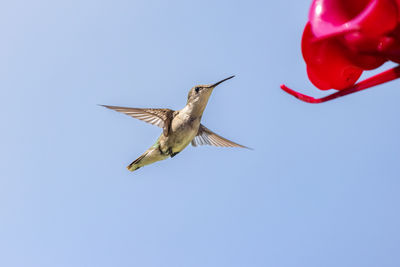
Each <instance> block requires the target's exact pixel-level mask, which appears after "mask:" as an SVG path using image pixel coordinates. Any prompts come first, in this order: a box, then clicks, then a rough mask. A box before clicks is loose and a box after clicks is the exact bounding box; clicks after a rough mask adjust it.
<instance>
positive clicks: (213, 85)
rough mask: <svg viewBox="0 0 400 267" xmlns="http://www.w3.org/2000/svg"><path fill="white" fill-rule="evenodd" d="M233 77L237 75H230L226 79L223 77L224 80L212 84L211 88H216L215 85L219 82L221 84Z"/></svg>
mask: <svg viewBox="0 0 400 267" xmlns="http://www.w3.org/2000/svg"><path fill="white" fill-rule="evenodd" d="M233 77H235V75H233V76H230V77H228V78H225V79H223V80H221V81H219V82H217V83H214V84H212V85H210V86H209V88H214V87H216V86H217V85H219V84H221V83H223V82H225V81H227V80H229V79H232V78H233Z"/></svg>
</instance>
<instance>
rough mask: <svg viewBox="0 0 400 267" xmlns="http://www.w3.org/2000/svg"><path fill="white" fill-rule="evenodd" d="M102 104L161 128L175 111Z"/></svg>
mask: <svg viewBox="0 0 400 267" xmlns="http://www.w3.org/2000/svg"><path fill="white" fill-rule="evenodd" d="M101 106H103V107H106V108H109V109H112V110H115V111H118V112H121V113H124V114H126V115H128V116H131V117H132V118H136V119H139V120H142V121H144V122H147V123H150V124H153V125H155V126H158V127H161V128H164V126H165V122H167V121H168V120H170V118H171V117H172V116H173V113H174V111H173V110H171V109H166V108H128V107H118V106H107V105H101Z"/></svg>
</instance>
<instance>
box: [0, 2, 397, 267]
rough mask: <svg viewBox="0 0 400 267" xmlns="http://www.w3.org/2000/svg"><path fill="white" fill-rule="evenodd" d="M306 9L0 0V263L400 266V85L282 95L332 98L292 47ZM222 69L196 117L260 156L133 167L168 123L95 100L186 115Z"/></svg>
mask: <svg viewBox="0 0 400 267" xmlns="http://www.w3.org/2000/svg"><path fill="white" fill-rule="evenodd" d="M309 4H310V1H308V0H307V1H306V0H302V1H299V0H290V1H228V0H226V1H208V0H205V1H159V0H148V1H128V0H113V1H94V0H92V1H81V0H79V1H78V0H68V1H50V0H48V1H46V0H38V1H27V0H24V1H20V0H13V1H7V2H4V3H3V4H2V7H1V9H0V34H1V42H0V96H1V102H2V103H1V106H0V111H1V112H0V119H1V122H2V128H1V131H0V140H1V141H0V142H1V152H0V159H1V161H0V169H1V178H0V216H1V217H0V255H1V256H0V266H7V267H17V266H18V267H27V266H28V267H31V266H32V267H36V266H37V267H54V266H57V267H58V266H62V267H63V266H65V267H70V266H73V267H79V266H82V267H83V266H85V267H86V266H95V267H103V266H127V267H128V266H138V267H139V266H140V267H159V266H160V267H176V266H183V267H186V266H191V267H203V266H207V267H210V266H211V267H213V266H215V267H220V266H229V267H236V266H252V267H253V266H255V267H264V266H273V267H292V266H293V267H299V266H301V267H303V266H304V267H321V266H324V267H338V266H340V267H355V266H360V267H369V266H371V267H375V266H380V267H381V266H383V267H397V266H400V253H399V251H400V230H399V226H400V213H399V208H400V194H399V191H400V164H399V160H400V138H399V136H400V123H399V101H400V89H399V84H400V82H399V81H395V82H392V83H389V84H385V85H383V86H379V87H377V88H374V89H371V90H368V91H364V92H362V93H358V94H355V95H351V96H348V97H345V98H342V99H338V100H335V101H332V102H329V103H326V104H321V105H310V104H305V103H302V102H300V101H298V100H296V99H294V98H293V97H291V96H289V95H287V94H285V93H284V92H282V91H281V90H280V89H279V84H280V83H282V82H285V83H287V84H288V85H289V86H293V87H294V88H296V89H299V90H301V91H302V92H305V93H309V94H313V95H323V94H324V93H323V92H319V91H318V90H317V89H315V88H313V87H312V86H311V84H310V82H309V81H308V79H307V76H306V71H305V64H304V62H303V60H302V57H301V53H300V40H301V34H302V30H303V27H304V24H305V22H306V18H307V12H308V8H309ZM389 66H390V65H385V66H384V67H383V69H385V68H388V67H389ZM229 75H237V76H236V78H234V79H232V80H230V81H228V82H226V83H224V84H223V85H221V86H220V87H219V88H217V89H216V90H215V91H214V93H213V95H212V97H211V99H210V102H209V104H208V107H207V109H206V111H205V114H204V116H203V123H204V124H205V125H206V126H207V127H208V128H210V129H212V130H214V131H215V132H217V133H219V134H221V135H222V136H224V137H227V138H229V139H232V140H234V141H236V142H239V143H241V144H244V145H247V146H250V147H253V148H254V149H255V150H254V151H247V150H244V149H229V148H225V149H222V148H215V147H199V148H193V147H188V148H187V149H186V150H185V151H183V152H182V153H180V154H179V155H178V156H176V157H175V158H173V159H169V160H166V161H163V162H159V163H156V164H154V165H151V166H148V167H145V168H142V169H140V170H138V171H137V172H136V173H130V172H128V171H127V170H126V168H125V167H126V165H127V164H129V163H130V162H131V161H132V160H134V159H135V158H137V157H138V156H139V155H140V154H141V153H142V152H144V151H145V150H146V149H147V148H148V147H149V146H150V145H151V144H153V143H154V141H155V140H156V138H157V137H158V135H159V134H160V133H161V130H160V129H159V128H157V127H155V126H152V125H148V124H146V123H144V122H141V121H138V120H135V119H132V118H129V117H128V116H125V115H122V114H118V113H116V112H113V111H111V110H107V109H105V108H102V107H99V106H97V104H109V105H122V106H132V107H168V108H173V109H180V108H182V107H183V106H184V104H185V103H186V97H187V92H188V90H189V89H190V88H191V87H192V86H193V85H195V84H199V83H200V84H202V83H212V82H216V81H218V80H220V79H222V78H225V77H227V76H229ZM368 75H370V74H368Z"/></svg>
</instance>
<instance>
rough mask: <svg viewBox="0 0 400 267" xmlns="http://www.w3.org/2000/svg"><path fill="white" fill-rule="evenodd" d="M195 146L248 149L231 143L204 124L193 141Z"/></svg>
mask: <svg viewBox="0 0 400 267" xmlns="http://www.w3.org/2000/svg"><path fill="white" fill-rule="evenodd" d="M192 145H193V146H202V145H212V146H217V147H242V148H248V147H245V146H242V145H239V144H237V143H235V142H233V141H230V140H228V139H226V138H224V137H222V136H220V135H218V134H216V133H214V132H212V131H211V130H209V129H208V128H207V127H205V126H204V125H203V124H200V127H199V131H198V133H197V135H196V136H195V137H194V138H193V140H192Z"/></svg>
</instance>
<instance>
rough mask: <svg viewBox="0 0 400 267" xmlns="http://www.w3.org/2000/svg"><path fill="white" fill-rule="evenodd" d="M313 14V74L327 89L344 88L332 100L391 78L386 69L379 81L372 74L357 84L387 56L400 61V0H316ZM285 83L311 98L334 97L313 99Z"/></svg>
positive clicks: (305, 48) (309, 37) (309, 44)
mask: <svg viewBox="0 0 400 267" xmlns="http://www.w3.org/2000/svg"><path fill="white" fill-rule="evenodd" d="M308 18H309V21H308V23H307V25H306V27H305V29H304V33H303V38H302V53H303V58H304V60H305V62H306V64H307V74H308V77H309V79H310V81H311V82H312V83H313V84H314V85H315V86H316V87H317V88H319V89H321V90H328V89H337V90H343V91H344V92H343V93H340V94H339V92H338V93H335V94H333V95H334V96H335V97H327V98H326V99H328V100H331V99H334V98H337V97H339V96H343V95H346V94H349V92H350V93H354V92H356V91H360V90H364V89H366V88H368V87H365V86H367V85H368V86H369V87H370V86H374V85H377V84H381V83H382V82H384V80H385V79H388V78H387V75H386V74H387V73H386V72H385V73H386V74H385V73H382V76H380V75H376V76H374V77H372V78H371V79H373V80H374V79H377V78H379V77H380V78H379V79H378V80H379V82H378V83H370V80H369V79H368V80H366V81H364V82H360V83H358V84H357V85H355V83H356V82H357V80H358V79H359V77H360V76H361V74H362V72H363V71H365V70H372V69H375V68H378V67H379V66H381V65H382V64H383V63H384V62H386V61H394V62H398V63H400V0H314V1H313V2H312V5H311V8H310V12H309V16H308ZM395 70H396V71H391V70H389V71H388V73H392V75H393V74H394V76H393V77H391V78H390V79H388V80H393V79H396V78H398V70H397V68H395ZM384 74H385V75H384ZM388 80H387V81H388ZM367 81H369V82H367ZM360 85H362V87H360ZM281 87H282V89H284V90H285V91H286V92H288V93H291V94H292V95H296V97H298V98H299V99H302V100H305V101H306V102H310V101H311V103H320V102H325V101H328V100H323V101H320V102H318V101H316V100H315V101H316V102H313V101H314V100H310V99H309V97H307V96H304V95H302V94H300V93H296V92H294V91H293V90H291V89H289V88H287V87H286V86H284V85H282V86H281ZM354 88H356V89H354ZM360 88H363V89H360ZM324 99H325V98H324ZM308 100H310V101H308Z"/></svg>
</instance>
